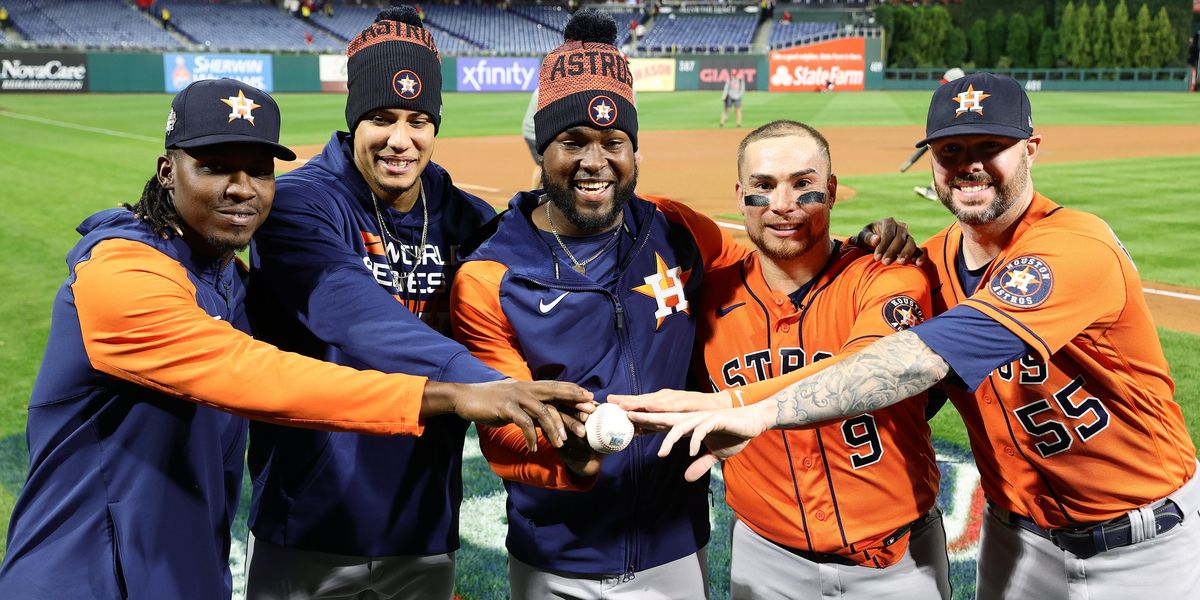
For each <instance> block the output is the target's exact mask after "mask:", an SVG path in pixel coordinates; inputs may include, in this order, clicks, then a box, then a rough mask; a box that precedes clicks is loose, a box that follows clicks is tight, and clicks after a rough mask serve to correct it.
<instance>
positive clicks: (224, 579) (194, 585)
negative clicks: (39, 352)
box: [0, 209, 248, 600]
mask: <svg viewBox="0 0 1200 600" xmlns="http://www.w3.org/2000/svg"><path fill="white" fill-rule="evenodd" d="M78 231H79V233H81V234H83V236H84V237H83V239H82V240H81V241H80V242H79V243H78V244H76V245H75V247H74V248H73V249H72V250H71V252H70V253H69V254H68V255H67V266H68V267H69V269H70V275H69V276H68V277H67V280H66V282H65V283H64V284H63V286H62V287H61V288H59V291H58V295H57V296H56V297H55V299H54V313H53V317H52V320H51V325H50V336H49V339H48V340H47V342H46V354H45V357H44V359H43V362H42V366H41V369H40V371H39V372H38V378H37V382H36V383H35V384H34V388H33V394H32V397H31V398H30V400H29V421H28V425H27V429H26V432H27V433H26V435H27V441H28V443H29V455H30V456H29V475H28V478H27V480H26V483H25V488H24V489H23V490H22V491H21V495H20V497H19V498H18V500H17V503H16V506H15V508H14V509H13V516H12V520H11V521H10V522H9V529H8V551H7V555H6V556H5V558H4V565H3V567H0V598H13V599H17V598H72V599H77V598H106V599H107V598H147V599H150V598H196V599H204V600H209V599H212V598H229V597H230V595H231V593H232V583H231V582H232V579H231V577H230V572H229V542H230V540H229V526H230V523H231V522H232V520H233V517H234V514H235V513H236V510H237V502H238V498H239V496H240V492H241V482H242V463H243V456H244V453H245V444H246V421H245V419H243V418H241V417H237V416H234V415H231V414H228V413H224V412H220V411H218V410H215V409H213V408H209V407H206V406H202V405H200V404H196V403H194V402H185V401H181V400H179V399H177V398H174V397H172V396H168V395H166V394H163V393H160V392H157V391H155V390H153V389H150V388H147V387H143V386H141V385H138V384H137V383H133V382H131V381H126V380H122V379H118V378H116V377H113V376H111V375H109V374H107V373H104V372H101V371H98V370H97V369H96V368H94V367H93V366H92V363H91V362H90V361H89V356H88V352H87V350H86V348H85V341H84V336H83V335H82V334H81V330H80V319H79V313H78V312H77V308H76V306H75V291H74V290H73V288H72V285H73V284H74V283H75V279H76V268H77V267H79V268H82V267H81V264H83V263H85V262H87V261H89V260H91V259H92V253H93V249H94V248H95V247H96V245H97V244H100V243H101V242H103V241H105V240H109V239H114V238H119V239H124V240H132V241H135V242H139V243H141V244H145V245H146V246H149V247H150V248H153V249H154V250H156V251H157V252H159V253H161V254H162V255H163V260H162V261H161V262H162V263H163V265H165V269H166V270H170V269H172V268H176V267H177V266H178V267H182V268H183V269H186V278H187V280H190V282H191V284H192V285H193V286H195V300H196V304H197V305H198V306H199V307H200V308H201V309H203V310H204V312H206V313H208V314H209V315H211V316H212V317H214V318H217V319H222V320H224V321H227V322H229V323H230V324H232V325H233V326H234V327H235V328H237V329H238V330H241V331H243V332H247V331H248V326H247V320H246V316H245V313H244V310H243V299H244V296H245V286H244V278H245V276H246V274H245V271H244V269H239V268H238V267H237V266H236V265H237V261H231V262H229V264H228V265H226V266H225V267H223V268H222V266H221V264H220V261H219V260H218V259H213V258H209V257H206V256H201V255H194V254H193V253H192V251H191V249H190V248H189V246H188V245H187V244H186V243H185V242H184V241H183V240H182V239H180V238H178V237H172V238H171V239H170V240H163V239H162V238H160V237H159V236H157V235H155V234H154V233H153V232H152V231H151V230H150V228H149V227H148V226H147V225H146V224H145V223H143V222H141V221H139V220H138V219H136V218H134V216H133V213H132V212H130V211H128V210H126V209H112V210H106V211H103V212H100V213H97V214H95V215H92V216H91V217H89V218H88V219H87V220H85V221H84V222H83V223H82V224H81V225H80V226H79V228H78ZM144 267H145V270H146V272H150V273H155V272H158V271H160V270H162V269H163V267H162V265H158V264H154V265H152V264H145V265H144ZM179 277H182V274H180V275H179ZM137 282H138V280H137V279H136V276H135V278H134V279H132V280H131V281H125V280H122V281H112V282H111V284H112V286H114V287H119V286H125V287H123V288H120V289H121V291H120V294H121V295H122V302H123V304H122V305H119V306H113V307H112V310H141V309H151V310H152V309H156V308H159V307H158V306H150V305H145V304H141V303H146V302H153V300H151V299H147V298H144V297H141V296H139V294H138V289H137V288H136V284H137ZM140 334H141V332H137V331H133V332H129V335H131V336H136V335H140ZM163 357H164V359H167V360H169V358H170V355H164V356H163Z"/></svg>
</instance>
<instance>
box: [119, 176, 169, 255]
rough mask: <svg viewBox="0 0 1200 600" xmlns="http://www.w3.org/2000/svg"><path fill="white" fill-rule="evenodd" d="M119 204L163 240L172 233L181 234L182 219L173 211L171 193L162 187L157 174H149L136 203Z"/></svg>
mask: <svg viewBox="0 0 1200 600" xmlns="http://www.w3.org/2000/svg"><path fill="white" fill-rule="evenodd" d="M121 206H122V207H124V208H127V209H129V210H131V211H133V216H135V217H137V218H139V219H141V220H143V221H145V222H146V224H148V225H150V228H151V229H153V230H154V233H157V234H158V235H160V236H162V238H163V239H164V240H165V239H170V237H171V236H172V235H178V236H183V219H182V218H180V216H179V213H178V212H176V211H175V202H174V199H173V198H172V197H171V193H170V192H169V191H167V190H165V189H163V186H162V184H161V183H159V182H158V176H157V175H154V176H151V177H150V180H149V181H147V182H146V187H144V188H142V197H141V198H140V199H139V200H138V201H137V203H136V204H132V205H131V204H129V203H128V202H125V203H122V204H121Z"/></svg>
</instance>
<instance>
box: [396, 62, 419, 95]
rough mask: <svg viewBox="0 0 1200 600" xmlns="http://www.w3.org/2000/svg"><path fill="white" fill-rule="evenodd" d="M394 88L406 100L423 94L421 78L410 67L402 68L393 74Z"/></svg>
mask: <svg viewBox="0 0 1200 600" xmlns="http://www.w3.org/2000/svg"><path fill="white" fill-rule="evenodd" d="M392 90H393V91H395V92H396V95H397V96H400V97H401V98H404V99H405V100H412V99H414V98H416V97H417V96H420V95H421V78H420V77H417V74H416V73H413V72H412V71H410V70H408V69H401V70H399V71H396V74H395V75H392Z"/></svg>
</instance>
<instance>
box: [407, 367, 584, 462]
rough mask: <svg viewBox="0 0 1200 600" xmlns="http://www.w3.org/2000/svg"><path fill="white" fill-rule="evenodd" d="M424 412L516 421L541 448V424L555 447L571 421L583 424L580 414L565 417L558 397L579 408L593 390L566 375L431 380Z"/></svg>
mask: <svg viewBox="0 0 1200 600" xmlns="http://www.w3.org/2000/svg"><path fill="white" fill-rule="evenodd" d="M425 397H426V399H425V403H424V404H423V409H427V410H422V414H423V415H424V414H439V413H443V412H453V413H454V414H456V415H458V416H459V417H461V418H463V419H466V420H468V421H476V422H478V423H480V424H482V425H488V426H499V425H504V424H506V423H512V424H514V425H517V426H518V427H520V428H521V431H522V432H523V433H524V434H525V444H526V446H527V447H528V448H529V450H530V451H531V452H532V451H535V450H537V429H538V428H541V430H542V432H543V434H544V435H545V436H546V438H547V439H549V440H550V443H551V444H553V445H554V447H556V448H558V447H561V446H562V445H563V442H564V441H565V440H566V439H567V427H568V426H572V428H573V430H577V428H578V427H579V425H580V423H579V419H577V418H574V417H572V416H570V415H568V416H567V417H564V416H563V414H562V413H561V412H560V410H559V408H558V407H556V406H555V403H557V404H559V405H562V406H563V407H564V408H566V407H570V408H572V409H575V410H579V407H580V406H581V405H585V404H587V403H589V402H590V401H591V399H592V393H591V392H589V391H587V390H585V389H583V388H581V387H579V386H577V385H575V384H573V383H568V382H565V381H517V380H515V379H505V380H503V381H492V382H488V383H477V384H471V385H467V384H457V383H441V382H433V381H431V382H429V383H428V384H427V385H426V387H425Z"/></svg>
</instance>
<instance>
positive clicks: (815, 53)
mask: <svg viewBox="0 0 1200 600" xmlns="http://www.w3.org/2000/svg"><path fill="white" fill-rule="evenodd" d="M865 54H866V43H865V40H864V39H863V38H842V39H837V40H829V41H827V42H821V43H818V44H809V45H807V46H799V47H796V48H788V49H786V50H779V51H777V52H772V53H771V55H770V70H771V71H770V77H769V79H768V81H769V83H770V85H769V87H768V89H770V90H771V91H772V92H815V91H818V90H822V89H824V88H825V86H826V84H827V83H828V82H831V81H832V82H833V86H834V89H835V90H838V91H842V90H862V89H863V80H864V79H865V75H866V68H867V67H866V59H865V58H864V56H865Z"/></svg>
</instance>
